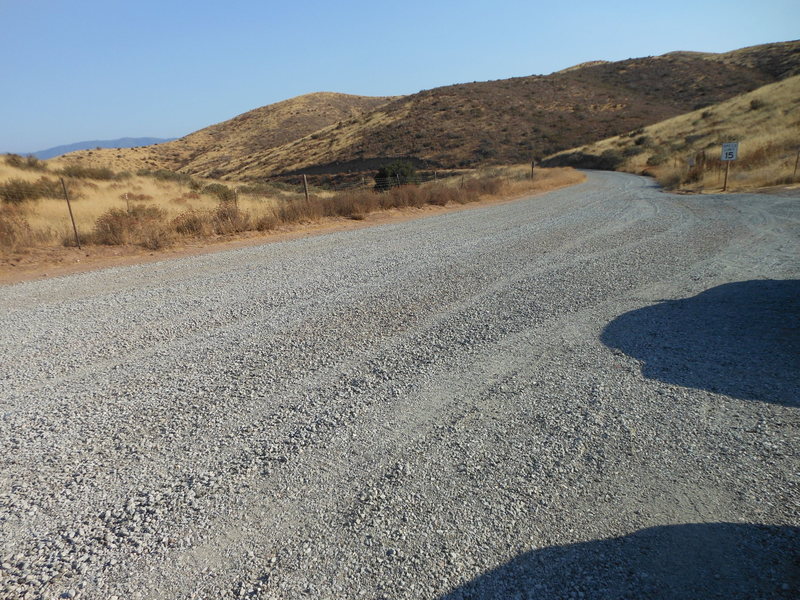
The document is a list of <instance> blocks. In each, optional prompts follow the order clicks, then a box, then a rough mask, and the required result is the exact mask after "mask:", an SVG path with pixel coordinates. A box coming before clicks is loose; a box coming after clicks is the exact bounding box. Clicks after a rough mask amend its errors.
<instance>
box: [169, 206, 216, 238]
mask: <svg viewBox="0 0 800 600" xmlns="http://www.w3.org/2000/svg"><path fill="white" fill-rule="evenodd" d="M172 228H173V229H174V230H175V231H177V232H178V233H180V234H181V235H197V236H205V235H210V234H211V232H212V230H213V227H212V225H211V220H210V218H209V215H208V213H204V212H200V211H195V210H190V211H187V212H183V213H181V214H179V215H178V216H177V217H175V218H174V219H172Z"/></svg>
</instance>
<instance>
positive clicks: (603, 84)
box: [94, 41, 800, 179]
mask: <svg viewBox="0 0 800 600" xmlns="http://www.w3.org/2000/svg"><path fill="white" fill-rule="evenodd" d="M798 69H800V42H798V41H795V42H785V43H778V44H767V45H763V46H754V47H751V48H743V49H741V50H736V51H733V52H728V53H725V54H709V53H693V52H675V53H670V54H666V55H663V56H658V57H646V58H636V59H629V60H625V61H619V62H602V61H594V62H591V63H584V64H582V65H578V66H576V67H574V68H571V69H566V70H563V71H560V72H557V73H553V74H551V75H547V76H531V77H517V78H513V79H506V80H499V81H488V82H480V83H469V84H459V85H452V86H446V87H441V88H436V89H432V90H425V91H422V92H419V93H417V94H413V95H411V96H404V97H400V98H396V99H391V100H390V101H388V102H387V100H389V99H369V100H370V101H374V103H375V105H379V106H377V107H373V108H372V109H371V111H369V110H370V109H365V108H363V107H362V106H359V108H358V109H357V110H354V111H353V112H352V113H351V114H347V115H343V114H342V112H346V111H340V112H339V113H337V116H336V118H330V117H329V118H327V120H326V121H325V123H324V124H323V126H321V127H318V128H316V129H314V128H311V127H312V126H311V124H310V118H311V113H313V111H314V110H316V108H315V103H310V104H309V105H308V106H307V109H308V111H310V112H309V113H308V114H307V115H306V117H307V119H308V120H307V121H304V123H305V122H308V123H309V127H308V128H307V129H305V130H302V129H301V128H300V127H292V128H287V129H290V130H291V134H290V135H285V136H283V137H282V138H281V137H280V136H276V135H275V134H274V132H273V131H272V128H273V127H275V123H276V122H278V121H279V119H267V120H261V119H258V118H255V117H248V118H245V117H247V115H251V114H252V113H246V114H245V115H242V116H241V117H237V119H233V120H231V121H227V122H225V123H221V124H219V125H216V126H213V127H210V128H208V129H205V130H202V131H201V132H198V133H196V134H192V135H191V136H187V137H186V138H183V139H182V140H177V141H175V142H170V143H169V144H163V145H160V146H155V147H152V149H140V150H143V151H144V153H143V154H142V155H141V156H140V157H139V160H140V162H141V159H144V161H145V163H146V164H148V165H149V166H150V168H153V167H156V166H158V167H166V168H170V169H175V170H180V171H182V172H185V173H192V174H200V175H207V176H210V175H213V176H216V177H222V178H226V179H259V178H264V177H270V176H275V175H278V174H286V173H298V172H308V173H312V172H315V173H326V172H328V173H335V172H342V171H347V170H353V171H358V170H364V169H371V168H374V166H375V165H377V164H380V163H381V162H384V161H386V160H387V159H389V158H396V157H406V158H411V159H414V160H416V161H417V162H418V163H420V164H427V165H429V166H436V167H445V168H449V167H466V166H477V165H481V164H491V163H511V162H520V161H527V160H530V159H531V158H532V157H539V156H545V155H548V154H552V153H554V152H558V151H560V150H564V149H567V148H572V147H576V146H580V145H583V144H587V143H591V142H594V141H598V140H601V139H604V138H608V137H611V136H614V135H618V134H621V133H624V132H627V131H631V130H635V129H638V128H640V127H643V126H646V125H650V124H653V123H657V122H659V121H662V120H665V119H668V118H671V117H675V116H677V115H680V114H683V113H686V112H688V111H691V110H694V109H697V108H701V107H703V106H708V105H711V104H715V103H718V102H722V101H724V100H727V99H729V98H732V97H735V96H737V95H739V94H742V93H745V92H748V91H751V90H754V89H756V88H759V87H761V86H763V85H766V84H769V83H773V82H775V81H778V80H780V79H782V78H784V77H787V76H789V75H791V74H793V73H795V72H796V71H797V70H798ZM298 100H299V99H295V100H289V101H286V102H287V103H295V102H297V101H298ZM280 104H283V103H279V104H278V105H271V106H268V107H264V108H263V109H258V111H266V112H268V113H270V114H276V113H277V112H278V111H277V109H276V107H278V106H279V105H280ZM367 111H369V112H367ZM253 112H254V113H255V112H257V111H253ZM286 112H287V111H282V112H281V114H285V113H286ZM262 138H263V140H267V141H263V140H262ZM280 140H283V141H285V143H281V141H280ZM278 144H280V145H278ZM96 154H99V153H97V152H96ZM118 154H121V157H125V158H127V157H128V156H129V155H128V154H125V153H124V152H122V153H118ZM121 157H119V158H121ZM98 158H99V157H97V156H96V157H94V160H97V159H98ZM119 158H115V159H116V160H119ZM107 159H108V156H104V157H103V160H107ZM115 168H119V166H116V167H115Z"/></svg>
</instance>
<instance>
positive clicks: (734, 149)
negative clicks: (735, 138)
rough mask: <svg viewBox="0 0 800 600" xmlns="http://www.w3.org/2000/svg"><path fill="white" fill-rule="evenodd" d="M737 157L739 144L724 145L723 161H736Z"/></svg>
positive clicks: (729, 143) (728, 143) (727, 143)
mask: <svg viewBox="0 0 800 600" xmlns="http://www.w3.org/2000/svg"><path fill="white" fill-rule="evenodd" d="M737 156H739V142H726V143H724V144H722V160H736V157H737Z"/></svg>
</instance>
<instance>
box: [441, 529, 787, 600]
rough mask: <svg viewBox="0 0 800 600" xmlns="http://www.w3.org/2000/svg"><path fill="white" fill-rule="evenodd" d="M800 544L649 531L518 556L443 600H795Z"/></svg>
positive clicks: (766, 537) (778, 536)
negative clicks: (782, 599)
mask: <svg viewBox="0 0 800 600" xmlns="http://www.w3.org/2000/svg"><path fill="white" fill-rule="evenodd" d="M798 542H800V528H798V527H779V526H762V525H748V524H735V523H698V524H687V525H668V526H662V527H652V528H649V529H643V530H641V531H637V532H636V533H632V534H630V535H627V536H625V537H620V538H612V539H607V540H598V541H594V542H585V543H581V544H572V545H569V546H555V547H550V548H543V549H541V550H534V551H531V552H527V553H525V554H521V555H520V556H518V557H516V558H515V559H513V560H512V561H510V562H508V563H506V564H504V565H502V566H501V567H498V568H497V569H494V570H492V571H489V572H487V573H486V574H484V575H481V576H480V577H478V578H476V579H474V580H472V581H470V582H469V583H467V584H466V585H464V586H461V587H459V588H457V589H455V590H453V591H452V592H450V593H449V594H446V595H445V596H442V597H441V598H440V600H463V599H468V598H471V599H476V600H477V599H479V598H480V599H486V600H500V599H503V600H505V599H509V598H513V599H526V600H527V599H537V600H538V599H542V600H545V599H550V598H559V599H560V598H586V599H593V598H597V599H611V598H614V599H618V598H659V599H665V600H678V599H681V600H682V599H687V600H688V599H695V598H726V599H734V598H737V599H738V598H742V599H743V598H748V599H750V598H796V597H797V596H795V594H796V593H797V592H798V589H800V573H799V572H798V560H800V552H798Z"/></svg>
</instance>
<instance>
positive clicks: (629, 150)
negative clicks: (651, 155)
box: [622, 146, 645, 158]
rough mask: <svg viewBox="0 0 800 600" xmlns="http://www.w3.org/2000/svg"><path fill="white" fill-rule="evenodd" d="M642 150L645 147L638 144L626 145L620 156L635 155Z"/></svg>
mask: <svg viewBox="0 0 800 600" xmlns="http://www.w3.org/2000/svg"><path fill="white" fill-rule="evenodd" d="M644 151H645V149H644V148H642V147H640V146H628V147H627V148H625V149H624V150H623V151H622V156H624V157H626V158H629V157H631V156H637V155H639V154H641V153H642V152H644Z"/></svg>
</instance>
